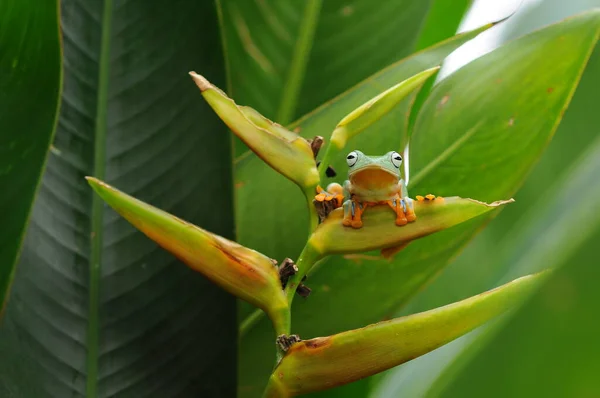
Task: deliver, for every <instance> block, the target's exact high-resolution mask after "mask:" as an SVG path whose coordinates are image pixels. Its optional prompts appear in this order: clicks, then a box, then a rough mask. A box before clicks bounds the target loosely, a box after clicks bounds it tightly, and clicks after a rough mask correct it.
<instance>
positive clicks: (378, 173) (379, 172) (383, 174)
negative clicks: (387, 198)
mask: <svg viewBox="0 0 600 398" xmlns="http://www.w3.org/2000/svg"><path fill="white" fill-rule="evenodd" d="M398 179H399V177H398V174H396V173H394V172H392V171H390V170H388V169H385V168H383V167H381V166H378V165H369V166H365V167H364V168H362V169H360V170H356V171H355V172H354V173H352V176H350V182H351V183H352V185H356V186H359V187H361V188H362V189H366V190H373V191H376V190H381V189H386V188H387V189H389V188H390V187H391V186H394V185H396V184H397V183H398Z"/></svg>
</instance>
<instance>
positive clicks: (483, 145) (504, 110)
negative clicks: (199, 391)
mask: <svg viewBox="0 0 600 398" xmlns="http://www.w3.org/2000/svg"><path fill="white" fill-rule="evenodd" d="M596 30H597V19H596V16H595V14H587V15H582V16H579V17H577V18H572V19H569V20H567V21H564V22H562V23H560V24H556V25H552V26H550V27H547V28H545V29H543V30H540V31H538V32H536V33H534V34H532V35H529V36H526V37H524V38H521V39H519V40H516V41H513V42H511V43H509V44H507V45H505V46H503V47H501V48H500V49H498V50H496V51H493V52H491V53H489V54H487V55H485V56H483V57H481V58H479V59H478V60H476V61H474V62H472V63H471V64H469V65H467V66H465V67H464V68H462V69H461V70H459V71H457V72H456V73H454V74H452V75H451V76H449V77H448V78H447V79H445V80H443V81H442V82H441V83H440V84H438V85H437V86H436V87H435V88H434V90H433V91H432V93H431V95H430V96H429V98H428V99H427V101H426V102H425V103H424V105H423V108H422V109H421V112H420V114H419V117H418V119H417V122H416V125H415V132H414V141H413V142H412V143H411V165H412V166H411V168H412V170H411V177H410V181H409V182H410V185H409V193H410V194H411V196H414V195H416V194H425V193H428V192H431V193H434V194H439V195H442V196H444V195H452V194H453V193H451V192H452V191H455V192H456V193H457V194H460V195H461V196H468V197H473V198H476V199H479V200H491V199H492V198H498V197H510V196H512V195H513V194H514V193H515V191H516V190H517V188H518V187H519V185H520V184H521V182H522V179H523V178H524V176H525V175H526V173H527V172H528V170H529V169H530V168H531V167H532V166H533V164H534V163H535V162H536V160H537V158H538V157H539V155H540V153H541V152H542V150H543V149H544V146H545V144H546V143H547V142H548V140H549V139H550V138H551V137H552V134H553V132H554V130H555V129H556V127H557V125H558V122H559V121H560V118H561V116H562V113H563V111H564V109H565V108H566V106H567V105H568V103H569V100H570V98H571V95H572V93H573V91H574V89H575V87H576V85H577V83H578V80H579V77H580V75H581V73H582V70H583V68H584V67H585V64H586V62H587V59H588V57H589V55H590V51H591V50H592V49H593V48H594V45H595V43H596ZM523 82H527V84H524V83H523ZM365 134H366V133H365ZM385 150H388V148H386V149H385ZM378 151H379V152H382V151H383V148H381V149H379V150H378ZM370 152H371V153H376V152H375V151H373V150H370ZM483 221H484V220H483V219H477V220H474V221H472V222H468V223H465V224H462V225H461V226H457V227H456V228H453V229H452V230H448V231H442V232H440V233H437V234H435V235H432V236H430V237H426V238H423V239H420V240H419V241H417V242H413V243H412V244H411V245H409V246H408V247H407V248H406V249H405V250H404V251H402V252H401V253H400V254H399V255H398V256H397V260H396V261H394V262H392V263H388V262H381V261H369V260H368V259H363V258H353V259H352V260H353V261H350V262H348V261H347V260H346V259H343V258H332V259H331V260H328V261H326V262H324V263H323V264H321V265H320V266H319V267H318V269H317V270H315V272H314V273H313V274H311V275H309V278H308V280H307V281H306V284H308V285H309V286H310V287H311V288H312V289H313V294H312V295H311V297H310V298H309V299H308V300H306V301H305V302H301V301H299V300H296V305H295V308H294V312H293V319H292V325H293V328H292V329H293V330H294V332H296V333H298V334H300V335H301V336H314V335H328V334H332V333H335V332H339V331H341V330H346V329H350V328H356V327H360V326H361V325H364V324H366V323H369V322H374V321H377V320H379V319H382V318H384V317H386V316H387V315H389V314H390V313H391V312H393V311H395V310H396V309H397V308H398V306H399V305H401V304H402V303H404V302H406V300H407V299H408V298H410V297H411V296H412V295H414V293H415V292H416V291H418V290H420V289H421V288H422V287H423V286H424V285H425V284H426V283H427V282H429V281H430V280H431V278H432V277H433V276H434V275H436V274H437V273H438V272H439V271H440V270H441V269H442V268H443V266H444V265H445V264H446V263H447V262H448V260H449V259H450V258H451V257H452V256H453V255H455V254H456V252H457V250H458V249H459V248H460V247H461V246H462V245H464V244H465V243H466V242H467V241H468V240H469V239H470V237H472V236H473V234H474V233H475V232H476V231H477V230H478V229H479V228H480V227H481V225H482V222H483ZM359 292H360V293H359ZM373 303H377V305H376V306H375V305H374V304H373ZM332 314H334V315H333V316H332ZM266 326H267V327H270V325H268V323H267V324H266ZM264 329H265V326H264V325H262V324H259V325H257V327H256V331H251V332H250V333H248V335H247V337H246V340H247V341H252V342H253V344H254V346H253V348H252V349H247V351H244V352H247V355H248V357H250V358H251V360H252V361H253V363H255V364H256V363H257V359H256V358H258V357H261V356H262V355H263V354H262V353H261V352H260V351H264V350H265V348H264V347H265V346H264V345H263V346H262V347H263V348H262V349H261V350H260V351H259V349H257V348H255V347H257V343H256V342H257V341H259V337H258V335H259V334H261V333H265V332H264ZM265 367H266V366H265ZM254 369H257V367H256V366H255V367H254Z"/></svg>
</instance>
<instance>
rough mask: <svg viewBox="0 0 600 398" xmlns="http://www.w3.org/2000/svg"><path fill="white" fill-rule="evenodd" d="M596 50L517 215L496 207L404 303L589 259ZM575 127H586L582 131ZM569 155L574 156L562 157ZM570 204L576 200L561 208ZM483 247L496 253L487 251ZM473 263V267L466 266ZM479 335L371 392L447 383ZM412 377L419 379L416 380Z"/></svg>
mask: <svg viewBox="0 0 600 398" xmlns="http://www.w3.org/2000/svg"><path fill="white" fill-rule="evenodd" d="M599 55H600V52H598V48H597V49H596V53H595V54H594V56H593V57H592V59H591V60H590V63H589V65H588V68H587V69H586V72H585V74H584V76H583V78H582V81H581V84H580V85H579V88H578V91H577V93H576V94H575V97H574V99H573V103H572V105H571V106H570V107H569V110H568V111H567V113H566V115H565V119H564V121H563V122H562V123H561V127H560V128H559V131H558V132H557V136H556V138H555V140H556V141H553V142H552V144H551V145H550V148H549V149H548V153H546V154H545V155H544V159H542V161H541V162H540V163H539V164H538V166H537V167H536V169H535V171H534V172H533V173H532V175H531V176H530V177H529V178H528V181H527V182H526V185H525V187H524V188H527V189H524V190H521V191H519V193H518V194H517V196H518V197H520V200H518V203H522V202H523V201H525V200H526V201H527V202H528V206H523V208H521V209H518V210H520V211H519V212H517V213H516V214H514V212H513V209H507V211H504V212H502V214H501V216H499V217H498V218H497V219H496V220H494V222H493V223H491V224H490V226H489V227H488V228H486V231H485V232H484V233H482V234H481V236H479V237H478V238H477V239H476V240H475V241H474V242H473V244H472V245H470V246H469V248H468V249H467V250H466V251H465V253H464V255H462V256H460V257H459V258H458V259H457V261H456V262H455V263H453V264H451V266H450V267H449V268H448V270H447V271H446V272H445V273H444V274H443V275H442V276H441V277H440V278H438V279H437V280H436V281H435V282H434V283H433V284H431V285H430V286H429V287H428V288H427V289H426V290H425V291H424V292H423V293H422V294H420V295H419V296H417V297H416V298H415V300H413V301H415V302H411V305H410V307H411V309H413V310H417V311H418V310H422V309H426V308H430V307H432V306H437V305H443V304H445V303H446V302H448V301H452V300H454V299H456V298H457V297H460V296H461V295H465V294H467V295H468V294H471V292H473V291H474V290H476V289H477V288H487V287H488V286H490V285H494V284H497V283H501V282H502V281H505V280H509V279H510V278H514V277H515V276H518V275H523V274H525V273H530V272H537V271H539V270H541V269H547V268H557V267H559V266H569V265H570V264H574V263H576V262H578V261H585V262H587V263H590V264H593V263H594V261H595V258H596V257H595V256H596V251H595V248H594V245H593V244H588V245H587V246H586V245H585V242H586V241H588V240H591V239H592V238H593V236H594V234H595V233H596V231H598V230H599V229H600V218H599V217H598V216H599V215H600V213H599V212H598V211H597V210H598V204H597V198H598V197H600V185H598V184H597V183H596V179H597V170H598V168H599V167H600V139H599V138H598V137H597V136H595V137H593V135H595V133H594V130H593V126H594V125H595V124H594V119H598V117H599V116H598V115H596V114H593V113H586V112H584V110H585V109H586V108H590V109H591V108H592V107H593V100H594V99H595V98H598V93H597V92H595V90H594V87H595V85H594V84H593V83H594V82H596V81H597V79H598V78H599V77H600V74H598V71H600V69H598V68H597V67H598V65H600V64H599V61H600V56H599ZM590 100H592V102H589V101H590ZM586 118H587V119H586ZM581 127H586V128H584V129H583V130H582V129H581ZM573 133H577V134H578V135H581V136H583V137H578V138H579V139H581V138H587V140H591V139H594V142H593V143H591V144H590V143H589V141H588V142H586V143H585V146H586V147H588V148H585V149H583V148H579V151H580V152H576V150H577V146H578V145H581V144H584V143H583V142H581V144H579V143H577V142H572V138H573ZM586 135H588V136H587V137H586ZM568 152H570V154H571V155H573V157H569V158H565V156H567V153H568ZM549 156H551V157H549ZM556 157H560V158H561V159H560V161H556V160H555V158H556ZM569 162H570V163H572V165H571V166H570V167H567V168H566V169H563V165H564V164H565V163H569ZM548 169H554V170H553V171H554V173H553V175H552V176H550V175H548V176H547V177H546V174H547V172H548ZM544 184H545V185H544ZM535 188H538V189H539V190H540V191H539V193H538V192H534V189H535ZM572 201H575V202H576V203H577V205H573V206H570V205H566V206H565V204H568V203H571V202H572ZM506 218H508V221H507V220H506ZM511 221H512V223H510V222H511ZM509 223H510V224H509ZM507 228H510V230H508V229H507ZM488 229H489V231H488ZM490 250H493V251H494V253H496V255H495V256H493V257H489V256H487V253H489V252H490ZM579 258H581V259H583V260H578V259H579ZM474 263H475V264H476V266H474V267H469V265H470V264H474ZM465 282H468V283H465ZM443 287H444V288H443ZM532 327H535V326H533V325H532ZM480 338H485V337H480V336H479V334H477V335H474V336H469V337H468V338H466V339H461V340H462V341H457V342H456V343H452V344H451V345H450V346H449V347H448V349H447V350H446V349H442V350H441V351H440V352H435V353H432V354H431V355H429V356H428V357H427V358H421V359H419V360H418V361H416V362H415V363H411V364H408V365H407V366H406V367H403V369H398V370H397V371H394V372H393V373H390V374H389V375H387V376H386V378H385V381H383V382H382V385H381V386H379V387H378V388H377V390H376V393H375V394H373V397H377V398H386V397H394V396H397V395H398V394H399V393H400V392H403V393H406V394H409V395H410V394H418V395H420V396H424V395H426V393H427V392H429V391H431V390H432V388H433V386H435V385H443V384H447V383H448V380H447V379H446V380H444V381H443V380H441V379H440V377H441V376H443V375H445V374H446V373H448V370H449V369H451V367H452V366H453V365H454V363H455V362H456V361H457V360H458V359H457V358H459V357H461V356H462V355H463V353H464V352H465V351H467V352H468V350H469V349H470V348H469V347H471V346H473V347H479V346H481V345H482V344H484V342H485V340H484V341H482V340H480ZM558 340H559V339H556V341H558ZM511 347H513V345H512V344H508V345H507V349H511ZM532 359H533V358H532ZM533 360H535V359H533ZM555 365H556V364H555ZM581 366H584V365H581ZM572 368H573V370H574V371H576V370H577V369H580V368H579V367H578V366H573V367H572ZM423 369H427V371H423ZM563 370H564V369H563ZM415 374H418V375H419V376H418V377H415V376H414V375H415ZM409 375H411V376H410V377H409ZM506 380H509V379H508V378H507V379H506ZM510 380H513V379H512V378H510Z"/></svg>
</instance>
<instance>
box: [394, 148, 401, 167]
mask: <svg viewBox="0 0 600 398" xmlns="http://www.w3.org/2000/svg"><path fill="white" fill-rule="evenodd" d="M401 162H402V156H400V154H399V153H398V152H394V153H392V164H393V165H394V166H395V167H396V168H399V167H400V163H401Z"/></svg>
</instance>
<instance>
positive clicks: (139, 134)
mask: <svg viewBox="0 0 600 398" xmlns="http://www.w3.org/2000/svg"><path fill="white" fill-rule="evenodd" d="M3 4H4V3H3ZM26 4H28V8H29V11H28V12H32V11H31V9H32V8H33V5H32V4H31V2H26ZM61 13H62V14H61V20H62V32H63V35H64V37H63V43H64V58H63V60H64V83H65V84H64V92H63V96H62V107H61V112H60V116H59V121H58V128H57V132H56V137H55V140H54V147H55V149H56V151H53V152H52V153H51V154H50V156H49V159H48V164H47V167H46V171H45V175H44V177H43V180H42V184H41V187H40V190H39V194H38V197H37V199H36V203H35V205H34V210H33V213H32V217H31V223H30V226H29V229H28V232H27V236H26V238H25V243H24V247H23V253H22V255H21V260H20V263H19V266H18V268H17V274H16V277H15V283H14V285H13V292H12V295H11V300H10V302H9V305H8V307H7V311H6V315H5V318H4V322H3V325H2V329H1V330H0V344H1V348H0V352H1V355H0V369H1V371H0V396H18V397H59V398H64V397H83V396H87V397H99V398H101V397H114V396H134V397H141V396H159V397H174V396H231V395H233V394H234V393H235V392H234V391H235V381H234V380H235V373H236V371H235V369H236V356H237V355H236V341H237V333H236V332H237V331H236V320H235V299H234V298H233V297H232V296H231V295H229V294H227V293H226V292H225V291H223V290H222V289H221V288H219V287H217V286H215V285H213V284H212V283H211V282H209V281H208V280H206V279H205V278H204V277H203V276H202V275H200V274H199V273H197V272H194V271H192V270H191V269H189V268H188V267H186V266H184V265H182V264H181V263H179V262H178V261H177V260H176V259H175V258H174V257H172V256H171V255H169V254H168V253H167V252H165V251H164V250H163V249H161V248H160V247H158V246H157V245H156V244H154V243H153V242H152V241H150V240H149V239H147V238H146V237H145V236H144V235H143V234H141V233H139V232H138V231H136V230H135V229H134V228H133V227H132V226H131V225H129V224H128V223H127V221H125V220H123V219H122V218H121V217H120V216H119V215H118V214H116V213H115V212H113V211H112V210H111V209H110V208H108V207H107V206H106V205H105V204H104V203H103V201H102V199H101V198H100V197H99V196H97V195H96V194H94V192H93V191H92V190H91V189H90V187H89V186H88V185H87V183H86V181H85V180H84V176H86V175H92V176H95V177H98V178H101V179H103V180H105V181H107V182H109V183H110V184H113V185H116V186H119V187H123V188H124V189H126V190H127V191H128V192H131V193H132V194H133V195H135V196H136V197H138V198H140V199H142V200H144V201H147V202H149V203H152V204H153V205H156V206H157V207H160V208H162V209H165V210H167V211H169V212H170V213H172V214H175V215H177V216H178V217H181V218H184V219H186V220H189V221H190V222H193V223H194V224H196V225H199V226H201V227H202V228H205V229H207V230H210V231H213V232H215V233H218V234H219V235H222V236H225V237H228V238H232V237H233V236H232V235H233V222H232V215H231V209H232V196H231V189H230V182H231V166H230V162H231V159H230V152H231V149H230V142H229V141H230V140H229V138H228V136H227V133H226V128H225V127H224V126H223V123H222V122H221V121H220V120H219V119H218V118H217V117H216V116H215V115H214V112H213V111H212V110H211V109H210V107H208V106H207V105H206V104H205V103H204V101H203V100H202V98H201V97H200V96H199V95H198V89H197V88H196V87H194V85H193V84H191V82H190V78H189V76H188V75H187V72H188V71H189V70H192V69H202V70H204V71H206V73H207V74H209V75H210V76H211V77H212V79H213V81H214V82H215V84H219V85H224V84H225V81H224V80H225V76H224V72H223V71H224V67H223V65H222V62H221V61H220V60H221V59H222V54H221V51H220V48H219V46H218V45H215V43H217V42H218V40H219V37H218V26H217V17H216V15H217V14H216V10H215V8H214V4H213V3H212V2H200V3H198V4H196V5H195V6H193V7H190V6H189V3H188V2H186V1H183V0H176V1H174V2H171V3H169V7H168V8H165V3H164V2H159V1H157V0H151V1H135V2H134V1H129V2H116V1H104V2H98V1H94V0H63V1H61ZM2 26H4V25H2ZM28 26H29V27H30V28H31V27H32V26H33V25H28ZM0 29H2V28H0ZM37 44H38V45H42V44H43V41H42V42H39V41H38V42H37ZM45 66H46V62H45V61H44V62H38V72H39V71H40V68H43V67H45ZM44 73H45V72H44ZM29 98H30V100H31V101H36V100H37V97H34V96H32V95H29ZM30 118H31V119H32V120H33V119H35V118H32V117H31V115H30ZM17 133H21V134H22V132H17V131H15V132H14V134H17ZM6 391H8V392H9V393H8V394H5V393H4V392H6Z"/></svg>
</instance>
